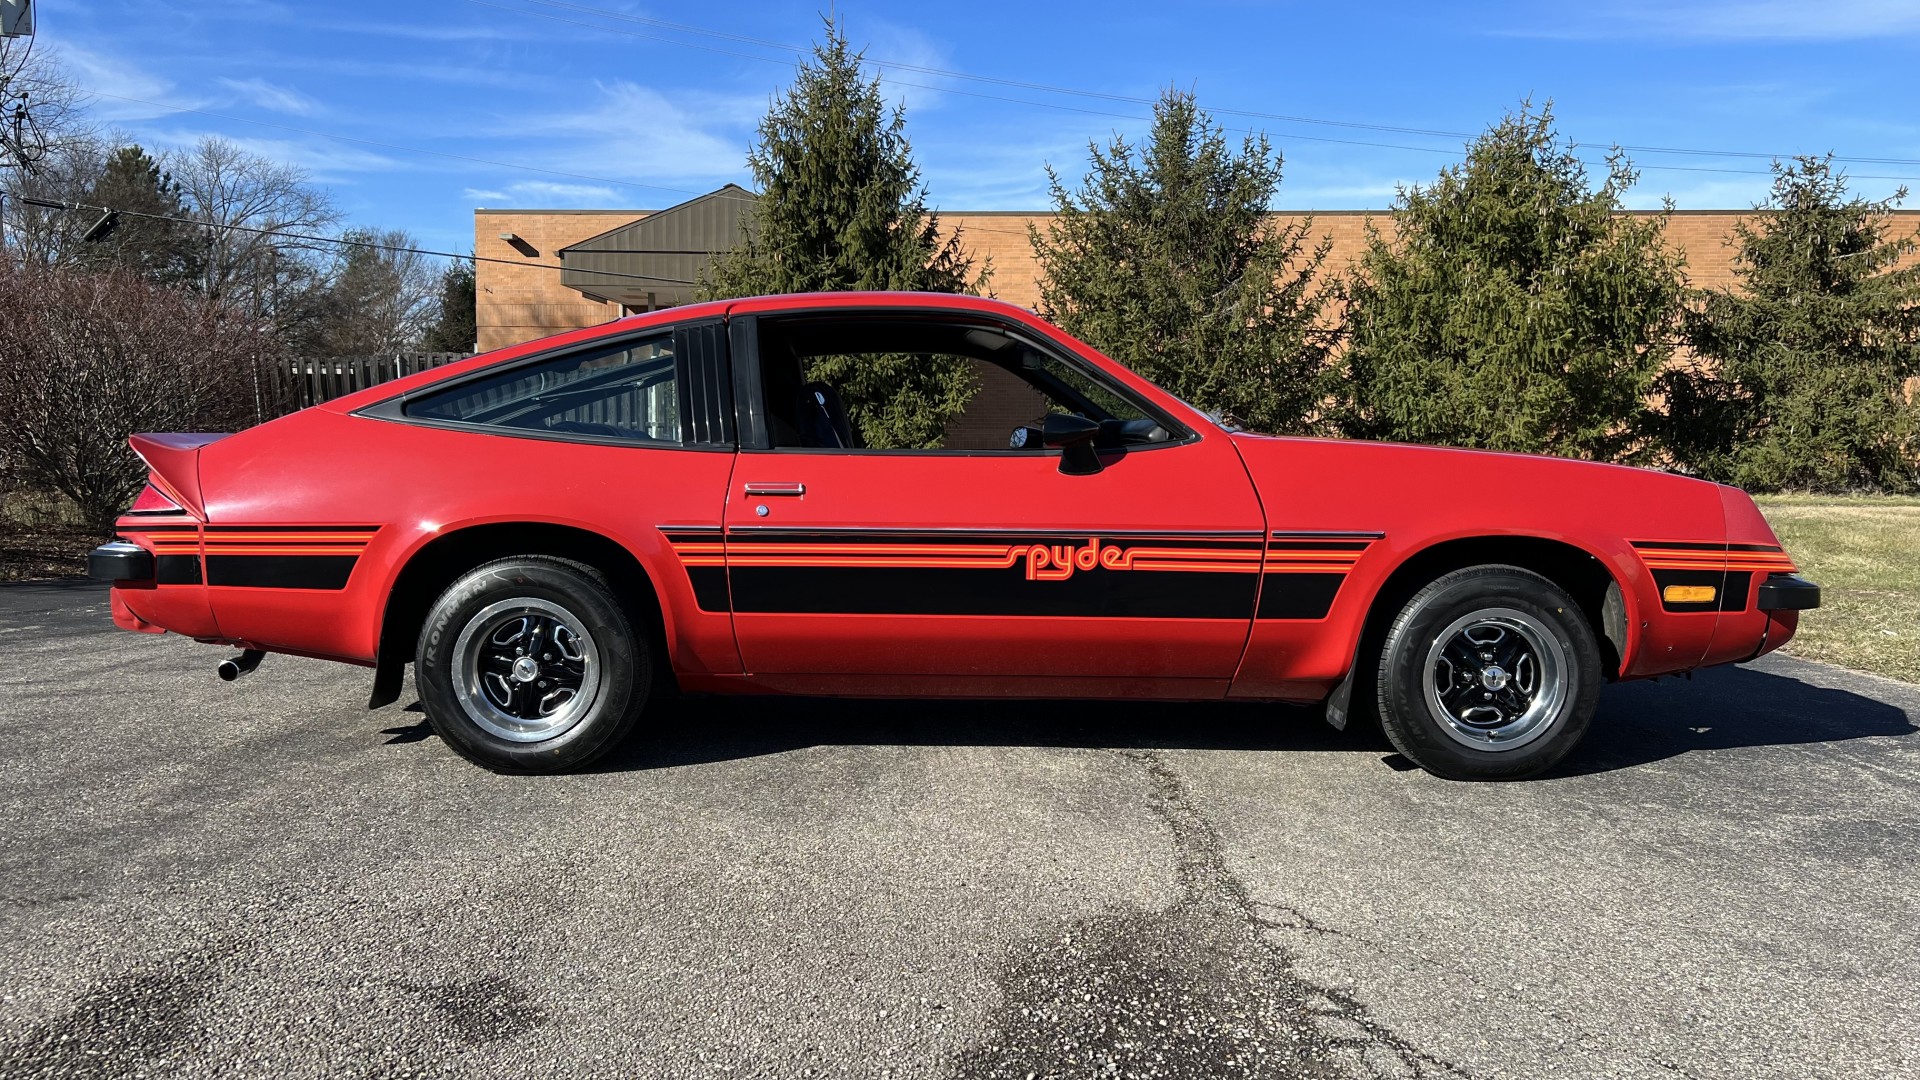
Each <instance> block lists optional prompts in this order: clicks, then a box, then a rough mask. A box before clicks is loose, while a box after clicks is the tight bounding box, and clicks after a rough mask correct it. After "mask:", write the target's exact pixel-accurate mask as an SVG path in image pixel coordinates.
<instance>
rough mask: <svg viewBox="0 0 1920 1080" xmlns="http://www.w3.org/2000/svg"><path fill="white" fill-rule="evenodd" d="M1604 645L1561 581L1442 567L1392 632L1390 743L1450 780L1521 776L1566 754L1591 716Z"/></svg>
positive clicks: (1385, 724) (1388, 647)
mask: <svg viewBox="0 0 1920 1080" xmlns="http://www.w3.org/2000/svg"><path fill="white" fill-rule="evenodd" d="M1601 679H1602V673H1601V661H1600V647H1599V643H1598V641H1597V640H1596V638H1595V637H1594V633H1593V628H1592V627H1591V626H1590V625H1588V623H1587V619H1586V616H1585V614H1584V613H1583V612H1582V611H1581V610H1580V607H1579V605H1577V604H1576V603H1574V601H1573V598H1572V597H1570V596H1568V595H1567V594H1566V592H1565V591H1563V590H1562V589H1561V588H1560V587H1559V586H1557V585H1555V584H1554V583H1553V582H1551V581H1548V580H1547V579H1546V578H1543V577H1541V576H1539V575H1538V574H1534V573H1531V572H1529V571H1526V570H1522V569H1520V568H1519V567H1515V566H1476V567H1470V568H1468V569H1465V570H1456V571H1454V572H1453V573H1451V574H1447V575H1445V576H1443V577H1441V578H1440V579H1439V580H1437V581H1435V582H1433V583H1432V584H1431V585H1428V586H1427V587H1426V588H1424V589H1422V590H1420V591H1419V592H1418V593H1416V594H1415V595H1414V596H1413V598H1412V599H1411V600H1408V601H1407V604H1406V606H1405V607H1404V608H1402V609H1401V611H1400V615H1399V617H1398V618H1397V619H1395V620H1394V623H1393V626H1392V628H1391V629H1390V630H1389V631H1388V633H1387V639H1386V644H1385V647H1384V649H1383V650H1382V652H1381V656H1380V675H1379V679H1378V683H1377V687H1376V689H1377V692H1378V695H1379V708H1380V723H1381V727H1382V728H1383V729H1384V730H1385V731H1386V735H1387V738H1388V739H1390V740H1391V741H1392V742H1393V745H1394V748H1395V749H1397V750H1399V751H1400V752H1401V753H1402V754H1404V755H1406V756H1407V757H1408V758H1411V759H1412V760H1413V761H1414V763H1415V764H1418V765H1419V766H1421V767H1422V768H1424V769H1426V770H1427V771H1428V772H1431V773H1434V774H1435V775H1438V776H1444V777H1447V778H1449V779H1454V780H1517V779H1521V778H1523V777H1527V776H1533V775H1535V774H1538V773H1541V772H1544V771H1546V770H1547V769H1550V768H1552V767H1553V766H1554V765H1555V764H1557V763H1558V762H1559V761H1560V759H1561V758H1563V757H1565V756H1566V755H1567V753H1568V751H1570V750H1572V749H1573V747H1574V745H1575V744H1576V743H1578V742H1579V741H1580V739H1581V737H1582V736H1584V735H1585V734H1586V731H1587V725H1588V724H1589V723H1590V722H1591V721H1592V719H1593V713H1594V708H1595V706H1596V704H1597V703H1598V701H1599V695H1600V683H1601Z"/></svg>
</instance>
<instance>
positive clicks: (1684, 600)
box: [1660, 585, 1719, 604]
mask: <svg viewBox="0 0 1920 1080" xmlns="http://www.w3.org/2000/svg"><path fill="white" fill-rule="evenodd" d="M1660 595H1661V596H1662V597H1664V598H1665V599H1666V601H1667V603H1669V604H1711V603H1713V598H1714V597H1715V596H1717V595H1719V590H1717V589H1715V588H1714V587H1713V586H1711V585H1669V586H1667V587H1666V590H1665V591H1663V592H1662V593H1661V594H1660Z"/></svg>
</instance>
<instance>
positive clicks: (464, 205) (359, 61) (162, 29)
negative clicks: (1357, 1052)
mask: <svg viewBox="0 0 1920 1080" xmlns="http://www.w3.org/2000/svg"><path fill="white" fill-rule="evenodd" d="M827 6H828V5H826V4H823V3H816V4H769V3H745V2H734V0H708V2H706V3H702V4H689V3H677V4H668V3H655V4H641V3H627V2H624V0H388V2H386V3H382V4H367V3H355V4H346V3H271V2H261V0H231V2H222V0H201V2H197V3H174V2H166V3H156V2H154V0H39V3H38V6H37V11H38V16H37V18H38V22H39V29H40V43H41V45H42V46H43V47H45V46H51V47H52V48H53V49H54V50H55V51H56V52H58V53H59V54H60V55H61V57H62V58H63V60H64V62H65V63H66V64H67V66H68V68H69V71H70V73H71V74H72V75H73V76H74V77H75V78H76V79H77V80H78V82H79V83H80V84H81V85H82V86H83V87H84V88H85V89H87V90H89V91H92V92H94V93H95V94H96V95H97V96H96V97H95V99H94V103H93V111H94V113H95V115H96V117H97V118H98V119H100V120H101V121H103V122H104V123H107V124H109V125H111V126H113V127H115V128H118V129H119V130H121V131H123V132H125V133H126V134H127V135H128V136H129V137H131V138H133V139H135V140H137V141H139V142H141V143H142V144H144V145H147V146H149V147H150V148H156V149H165V148H169V147H175V146H181V145H185V144H188V143H191V142H192V141H193V140H194V139H196V138H198V137H199V136H200V135H202V134H204V133H208V132H213V133H218V134H221V135H224V136H227V137H229V138H232V139H235V140H237V141H239V142H242V143H243V144H245V145H247V146H248V147H250V148H251V149H253V150H255V151H257V152H259V153H262V154H266V155H269V156H272V157H274V158H277V159H280V160H283V161H288V162H292V163H295V164H298V165H300V166H302V167H304V168H306V169H307V170H309V171H310V172H311V174H312V175H313V177H314V178H315V179H316V180H317V181H319V182H321V183H324V184H325V185H327V186H328V187H330V188H332V189H333V191H334V193H335V194H336V196H337V198H338V200H339V202H340V204H341V206H342V207H343V209H344V210H345V211H346V213H347V215H348V219H349V221H350V222H351V223H352V224H356V225H365V226H380V227H401V228H406V229H408V230H410V231H411V232H413V233H414V234H415V235H416V236H418V237H419V238H420V239H421V241H422V242H423V243H425V244H426V245H428V246H430V247H437V248H442V249H447V250H466V249H467V248H468V247H470V246H471V243H472V211H473V209H474V208H475V207H479V206H487V207H632V208H658V207H662V206H668V205H671V204H673V203H676V202H679V201H681V200H682V199H684V198H686V197H688V196H689V195H690V194H695V193H699V192H704V191H707V190H710V189H712V188H713V187H716V186H718V185H720V184H722V183H725V182H727V181H730V180H731V181H736V182H741V183H748V177H747V175H746V171H745V164H744V159H745V153H746V149H747V146H748V144H749V143H750V142H751V140H752V137H753V129H754V124H755V122H756V121H757V119H758V118H759V117H760V115H761V114H762V113H764V112H765V110H766V107H767V104H768V102H769V100H770V98H771V97H772V95H773V94H774V93H775V92H776V91H777V90H778V89H779V88H780V87H782V86H783V85H785V84H786V83H787V81H788V80H789V79H790V78H791V76H792V71H793V64H794V58H795V53H794V52H793V51H792V49H791V48H790V46H795V47H797V46H803V45H804V44H805V43H807V42H808V41H810V40H811V39H813V38H814V37H815V36H817V34H818V31H819V27H820V14H819V13H820V11H821V10H822V9H823V8H824V7H827ZM831 6H832V8H833V10H834V12H835V13H836V14H837V16H838V17H839V18H840V19H842V20H843V22H844V24H845V26H846V28H847V32H848V35H849V36H850V37H851V39H852V40H853V41H854V42H855V43H856V45H861V46H864V47H865V48H866V51H867V54H868V55H869V57H871V58H873V59H875V60H879V61H887V62H890V63H892V64H896V65H910V67H903V66H893V67H878V68H876V69H875V70H876V71H877V72H878V73H879V74H881V75H882V76H883V77H884V78H885V80H886V82H887V84H888V88H889V90H888V92H889V93H890V94H891V95H893V96H894V97H895V98H896V99H898V100H900V101H903V102H904V103H905V105H906V107H907V120H908V132H909V135H910V137H911V138H912V140H913V145H914V148H915V152H916V156H917V158H918V160H919V162H920V164H921V167H922V169H923V171H924V173H925V179H926V181H927V184H928V186H929V188H930V191H931V196H932V200H933V202H934V204H935V205H936V206H938V207H941V208H944V209H950V210H985V209H1036V208H1041V207H1044V206H1045V205H1046V202H1047V199H1046V176H1045V173H1044V170H1043V166H1044V165H1045V164H1046V163H1052V164H1053V165H1054V166H1055V167H1056V168H1058V169H1059V170H1060V171H1061V172H1062V173H1063V174H1064V175H1065V176H1066V177H1068V178H1069V179H1073V178H1077V176H1078V175H1079V173H1080V171H1081V170H1082V169H1083V168H1084V164H1085V161H1086V143H1087V140H1089V139H1105V138H1108V137H1110V136H1111V135H1112V134H1113V133H1115V132H1121V133H1125V134H1129V135H1137V134H1139V133H1140V132H1142V131H1143V130H1144V129H1145V127H1146V124H1145V121H1144V119H1143V118H1144V117H1145V116H1146V115H1147V112H1148V109H1147V107H1146V106H1145V105H1141V104H1137V103H1135V102H1134V101H1131V100H1127V99H1151V98H1153V97H1154V96H1155V95H1156V94H1157V93H1158V92H1159V91H1160V90H1161V89H1162V88H1163V87H1166V86H1169V85H1174V86H1180V87H1183V88H1190V89H1192V90H1194V91H1195V92H1196V93H1197V94H1198V95H1199V97H1200V100H1201V103H1202V104H1203V105H1204V106H1208V107H1211V108H1213V109H1215V110H1218V114H1217V119H1219V120H1220V122H1222V123H1223V124H1225V125H1227V126H1228V127H1229V128H1254V127H1258V128H1262V129H1264V130H1265V131H1266V132H1267V133H1268V134H1269V135H1270V136H1271V137H1272V138H1273V140H1274V143H1275V145H1276V146H1277V147H1278V148H1279V149H1280V150H1281V152H1282V153H1283V154H1284V157H1285V163H1286V178H1285V182H1284V184H1283V185H1282V188H1281V191H1280V195H1279V198H1278V200H1277V205H1278V206H1279V207H1281V208H1287V209H1350V208H1370V207H1384V206H1387V205H1389V204H1390V203H1391V201H1392V198H1393V193H1394V190H1395V185H1396V184H1401V183H1408V182H1414V183H1418V182H1423V181H1426V180H1428V179H1430V178H1431V177H1432V176H1433V174H1434V172H1435V171H1436V170H1438V169H1439V168H1441V167H1442V166H1443V165H1445V164H1447V163H1449V162H1451V161H1454V160H1457V152H1458V150H1459V147H1460V145H1461V143H1462V142H1463V141H1464V140H1463V139H1462V138H1461V136H1460V134H1459V133H1470V132H1476V131H1478V130H1480V129H1482V128H1484V127H1485V126H1486V125H1487V124H1488V123H1489V122H1491V121H1493V120H1494V119H1496V118H1497V117H1498V116H1499V115H1500V113H1501V112H1502V111H1503V110H1506V109H1509V108H1511V107H1513V106H1514V105H1515V104H1517V103H1518V102H1519V101H1520V100H1521V99H1522V98H1524V97H1527V96H1531V97H1533V98H1534V99H1535V100H1536V101H1544V100H1546V99H1549V98H1550V99H1552V100H1553V101H1554V103H1555V108H1556V112H1557V114H1558V116H1559V121H1560V129H1561V131H1562V133H1563V134H1564V135H1566V136H1567V137H1569V138H1572V139H1575V140H1577V141H1578V142H1579V143H1581V144H1582V145H1583V146H1586V147H1590V149H1591V151H1592V153H1591V155H1590V156H1592V157H1593V158H1594V159H1596V160H1597V159H1598V158H1599V156H1600V154H1601V153H1602V152H1603V151H1604V148H1605V147H1606V146H1607V145H1608V144H1610V143H1616V142H1617V143H1622V144H1629V145H1635V146H1644V147H1663V148H1676V149H1690V150H1711V151H1737V152H1742V153H1748V154H1759V155H1768V154H1793V153H1814V152H1824V151H1827V150H1832V151H1835V152H1836V153H1839V154H1841V155H1847V156H1853V157H1859V158H1889V159H1908V162H1900V161H1895V162H1891V163H1868V162H1860V163H1852V164H1849V165H1847V166H1846V167H1847V168H1848V169H1849V170H1850V171H1851V172H1852V173H1854V174H1856V176H1858V177H1859V178H1860V179H1858V180H1857V182H1856V185H1855V186H1856V188H1857V189H1858V190H1860V191H1861V192H1863V193H1865V194H1868V195H1871V196H1874V197H1880V196H1884V195H1886V194H1889V193H1891V191H1892V190H1893V189H1894V188H1896V187H1898V186H1900V183H1901V181H1900V180H1897V179H1880V177H1913V178H1915V179H1916V181H1920V116H1916V115H1915V114H1914V112H1913V110H1912V107H1911V103H1912V100H1913V95H1912V83H1911V80H1910V78H1908V77H1907V74H1906V73H1909V72H1911V71H1913V70H1914V69H1915V66H1916V61H1917V60H1920V2H1915V0H1820V2H1817V3H1816V2H1812V0H1744V2H1736V0H1706V2H1700V3H1686V2H1682V0H1670V2H1664V3H1659V2H1648V0H1589V2H1587V3H1582V4H1565V5H1548V4H1539V3H1523V2H1486V3H1453V4H1444V3H1431V2H1429V3H1419V4H1414V3H1376V4H1371V5H1364V6H1363V5H1338V4H1324V3H1307V2H1295V3H1260V2H1254V0H1241V2H1232V0H1223V2H1211V3H1209V2H1196V3H1178V4H1168V3H1164V2H1161V3H1153V4H1145V3H1086V4H1082V3H1058V4H1035V3H1020V4H1014V3H1001V2H997V0H974V2H971V3H966V4H941V5H925V4H886V3H861V2H835V3H833V4H832V5H831ZM1555 9H1560V10H1555ZM663 21H664V22H667V23H672V24H678V25H679V26H682V27H689V28H697V29H698V30H701V31H709V32H708V33H701V32H694V31H693V30H689V29H674V28H670V27H667V26H663V25H661V22H663ZM913 68H919V69H932V70H913ZM939 72H949V73H953V72H957V73H963V74H965V75H969V76H977V77H980V78H978V79H966V78H959V77H955V76H954V75H952V74H940V73H939ZM983 79H991V80H1005V81H1003V82H992V81H982V80H983ZM1018 83H1025V84H1037V85H1039V86H1044V87H1050V88H1056V89H1058V90H1072V91H1079V92H1080V93H1077V94H1073V93H1060V92H1056V90H1049V89H1036V88H1034V87H1033V86H1021V85H1011V84H1018ZM134 99H138V100H134ZM186 110H197V111H186ZM1227 110H1237V112H1235V113H1229V112H1228V111H1227ZM1246 113H1264V114H1269V115H1267V116H1264V117H1256V116H1247V115H1244V114H1246ZM216 114H217V115H216ZM1280 117H1289V118H1293V119H1281V118H1280ZM1310 121H1338V122H1340V123H1337V124H1336V123H1324V122H1310ZM1342 125H1371V126H1342ZM1391 128H1400V129H1413V130H1383V129H1391ZM328 136H339V137H345V138H348V139H353V140H360V141H357V142H348V141H342V140H341V139H340V138H329V137H328ZM422 151H433V152H436V153H437V154H439V155H451V156H435V154H433V153H424V152H422ZM1632 156H1633V157H1634V159H1635V161H1636V163H1637V164H1639V165H1641V166H1642V167H1643V170H1644V171H1643V173H1642V177H1641V182H1640V186H1639V187H1638V189H1636V191H1635V192H1634V193H1633V195H1632V201H1633V202H1634V204H1636V205H1643V206H1654V205H1658V203H1659V201H1660V199H1661V198H1662V197H1663V196H1669V195H1670V196H1671V197H1672V198H1673V199H1674V200H1675V202H1676V203H1677V204H1678V205H1679V206H1680V207H1682V208H1687V209H1715V208H1724V207H1742V206H1747V205H1751V204H1752V203H1754V202H1756V201H1757V200H1758V199H1760V198H1761V197H1762V196H1763V195H1764V193H1765V190H1766V185H1767V178H1766V176H1765V175H1764V174H1765V170H1766V166H1767V161H1766V158H1765V157H1764V156H1761V157H1741V156H1711V155H1698V154H1676V153H1656V152H1652V151H1642V152H1636V153H1634V154H1633V155H1632ZM465 159H485V160H486V161H488V162H494V163H497V164H483V163H481V162H479V161H474V160H465ZM511 166H520V167H511ZM1655 166H1659V167H1658V168H1656V167H1655ZM542 170H544V171H542Z"/></svg>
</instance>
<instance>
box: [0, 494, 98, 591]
mask: <svg viewBox="0 0 1920 1080" xmlns="http://www.w3.org/2000/svg"><path fill="white" fill-rule="evenodd" d="M103 539H106V538H105V537H102V536H100V535H99V534H98V533H96V532H94V531H93V530H92V529H89V528H87V527H85V526H83V525H81V524H79V516H78V515H77V514H76V513H75V512H74V509H73V505H72V504H71V503H69V502H67V501H66V500H65V499H62V498H59V497H58V496H51V495H37V494H32V493H29V492H23V491H10V492H0V581H36V580H39V579H42V578H62V577H80V576H82V575H84V574H85V573H86V572H87V552H89V551H92V550H93V548H94V546H95V545H96V544H99V543H100V542H101V541H102V540H103Z"/></svg>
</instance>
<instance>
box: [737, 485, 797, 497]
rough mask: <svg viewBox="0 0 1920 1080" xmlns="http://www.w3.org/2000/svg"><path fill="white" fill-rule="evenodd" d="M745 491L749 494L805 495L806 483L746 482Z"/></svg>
mask: <svg viewBox="0 0 1920 1080" xmlns="http://www.w3.org/2000/svg"><path fill="white" fill-rule="evenodd" d="M746 492H747V494H749V495H805V494H806V493H807V485H805V484H755V483H748V484H747V486H746Z"/></svg>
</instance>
